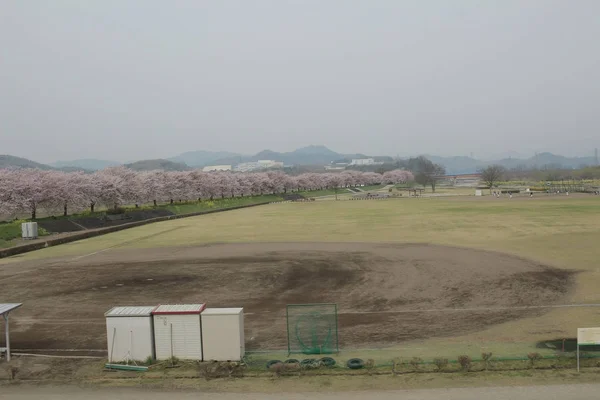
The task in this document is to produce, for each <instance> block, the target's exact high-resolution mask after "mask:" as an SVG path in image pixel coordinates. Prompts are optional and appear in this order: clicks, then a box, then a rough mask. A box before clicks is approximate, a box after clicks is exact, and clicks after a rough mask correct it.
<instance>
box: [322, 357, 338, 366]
mask: <svg viewBox="0 0 600 400" xmlns="http://www.w3.org/2000/svg"><path fill="white" fill-rule="evenodd" d="M320 361H321V364H323V365H324V366H326V367H333V366H334V365H335V360H334V359H333V358H331V357H323V358H321V360H320Z"/></svg>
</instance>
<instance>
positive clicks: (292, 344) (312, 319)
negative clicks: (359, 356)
mask: <svg viewBox="0 0 600 400" xmlns="http://www.w3.org/2000/svg"><path fill="white" fill-rule="evenodd" d="M286 318H287V336H288V353H290V354H291V353H303V354H331V353H337V352H339V342H338V339H339V338H338V318H337V304H289V305H288V306H287V308H286Z"/></svg>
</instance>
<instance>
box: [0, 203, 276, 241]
mask: <svg viewBox="0 0 600 400" xmlns="http://www.w3.org/2000/svg"><path fill="white" fill-rule="evenodd" d="M279 200H281V198H280V197H279V196H275V195H264V196H252V197H236V198H233V199H230V198H226V199H215V200H205V201H202V202H186V203H174V204H161V205H158V206H156V207H154V206H151V205H144V206H142V207H138V208H136V207H134V206H127V207H123V208H122V211H123V212H124V213H125V214H127V213H128V212H135V211H143V210H156V209H165V210H168V211H171V212H172V213H174V214H176V215H181V214H191V213H197V212H202V211H210V210H221V209H227V208H232V207H239V206H244V205H251V204H258V203H265V202H270V201H279ZM106 211H107V210H106V209H104V210H99V211H97V212H94V213H91V212H89V211H88V212H83V213H79V214H73V215H68V216H66V217H65V216H62V215H61V216H50V217H44V218H38V219H37V221H38V222H43V221H45V220H55V219H69V220H72V221H75V222H76V221H77V220H78V219H82V218H90V217H92V218H93V217H97V218H102V217H104V216H105V215H106V213H107V212H106ZM23 222H27V220H17V221H12V222H3V223H0V249H1V248H7V247H11V246H13V245H15V244H16V243H17V242H16V241H15V239H18V238H20V237H21V223H23ZM38 234H39V236H45V235H48V234H49V232H47V231H46V230H44V229H43V228H41V227H39V228H38Z"/></svg>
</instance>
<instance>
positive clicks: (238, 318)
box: [202, 308, 246, 361]
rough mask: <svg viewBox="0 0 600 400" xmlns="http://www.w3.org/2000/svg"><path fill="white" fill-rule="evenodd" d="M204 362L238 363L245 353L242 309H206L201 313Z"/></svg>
mask: <svg viewBox="0 0 600 400" xmlns="http://www.w3.org/2000/svg"><path fill="white" fill-rule="evenodd" d="M202 349H203V350H202V351H203V354H204V361H240V360H241V359H242V357H244V354H245V352H246V349H245V343H244V309H243V308H207V309H206V310H204V311H203V312H202Z"/></svg>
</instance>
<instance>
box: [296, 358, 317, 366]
mask: <svg viewBox="0 0 600 400" xmlns="http://www.w3.org/2000/svg"><path fill="white" fill-rule="evenodd" d="M317 361H318V360H315V359H314V358H305V359H304V360H302V361H300V365H304V366H308V365H313V364H315V363H316V362H317Z"/></svg>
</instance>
